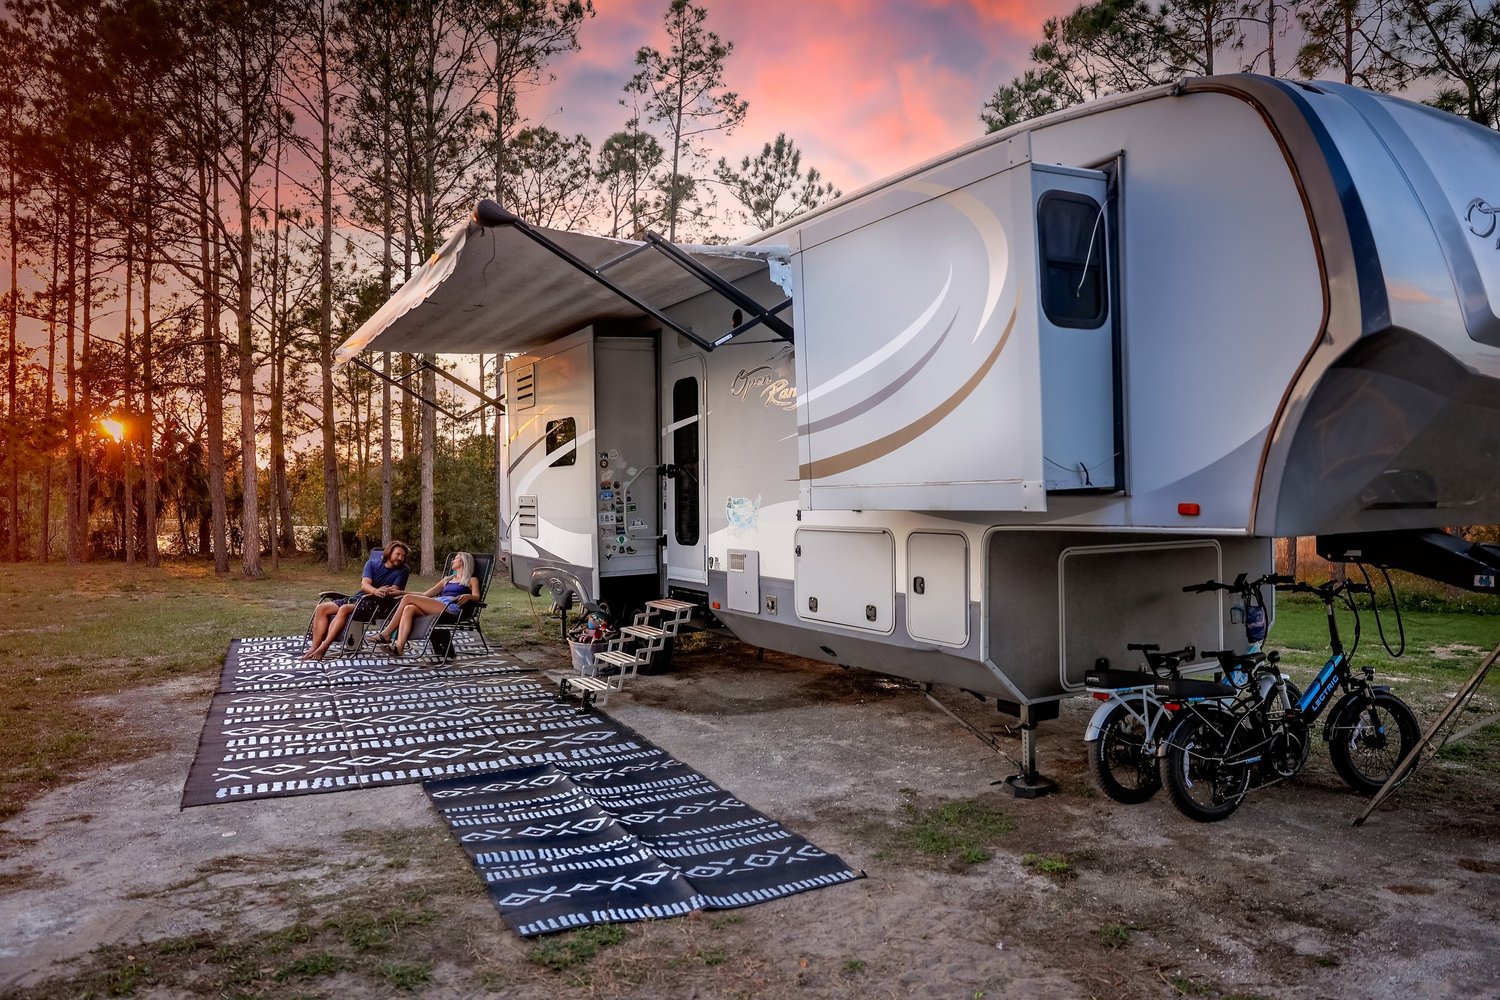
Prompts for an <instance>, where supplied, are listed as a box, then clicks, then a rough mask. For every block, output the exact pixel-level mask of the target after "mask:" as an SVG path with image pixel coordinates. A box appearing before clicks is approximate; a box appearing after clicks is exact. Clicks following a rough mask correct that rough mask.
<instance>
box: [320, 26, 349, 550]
mask: <svg viewBox="0 0 1500 1000" xmlns="http://www.w3.org/2000/svg"><path fill="white" fill-rule="evenodd" d="M318 72H319V74H320V91H319V95H320V98H321V100H322V107H321V109H320V110H321V111H322V149H321V151H320V152H321V155H322V160H321V164H320V166H321V171H322V178H321V180H322V182H323V189H322V192H321V195H322V197H321V199H320V208H321V211H322V213H323V219H322V223H323V226H322V239H321V241H320V243H319V247H318V283H319V285H320V286H321V287H320V289H319V295H318V361H319V363H320V364H321V366H322V369H323V510H324V514H325V516H326V518H327V522H328V569H329V570H330V571H331V572H335V573H337V572H340V571H342V570H343V568H344V524H343V519H342V518H340V517H339V465H338V450H337V449H338V440H337V434H336V431H337V420H338V411H337V410H335V409H334V401H333V103H332V101H333V98H332V94H331V93H330V86H329V80H328V74H329V66H328V50H327V47H326V46H324V47H321V48H320V62H319V66H318Z"/></svg>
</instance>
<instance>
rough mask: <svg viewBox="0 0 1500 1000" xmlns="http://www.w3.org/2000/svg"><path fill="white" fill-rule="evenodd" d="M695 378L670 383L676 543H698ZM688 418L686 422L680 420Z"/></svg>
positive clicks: (696, 394) (696, 385)
mask: <svg viewBox="0 0 1500 1000" xmlns="http://www.w3.org/2000/svg"><path fill="white" fill-rule="evenodd" d="M697 416H698V380H697V378H693V377H689V378H680V379H678V380H677V381H676V382H674V383H672V423H674V424H681V425H682V426H680V427H678V428H677V429H676V430H675V431H673V432H672V464H673V465H675V466H677V476H676V478H674V479H673V480H672V495H673V517H672V521H673V523H674V524H675V525H676V528H675V529H674V530H675V533H676V536H677V544H678V545H697V544H698V521H699V512H698V421H697V420H695V419H693V418H695V417H697ZM684 421H689V422H688V423H683V422H684Z"/></svg>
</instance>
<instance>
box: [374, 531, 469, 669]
mask: <svg viewBox="0 0 1500 1000" xmlns="http://www.w3.org/2000/svg"><path fill="white" fill-rule="evenodd" d="M477 600H479V577H477V576H475V575H474V557H473V556H472V555H470V554H469V553H467V552H458V553H455V554H454V556H453V566H452V573H451V575H449V576H445V577H443V578H442V579H441V580H439V581H438V582H437V583H435V584H433V585H432V586H431V587H430V588H428V590H427V592H426V593H424V594H407V595H406V596H405V597H403V598H401V603H400V604H398V605H396V610H395V611H394V612H392V613H391V619H390V621H388V622H387V623H386V626H385V628H384V629H382V630H381V632H380V633H379V634H378V635H377V636H376V637H375V641H376V642H380V643H385V644H386V645H388V646H390V647H391V653H392V654H393V655H395V656H400V655H401V654H402V653H403V652H404V651H405V649H406V640H407V638H408V637H409V636H410V635H411V631H412V623H413V622H415V621H416V620H417V618H418V617H420V616H422V615H441V614H452V615H457V614H458V609H459V607H461V606H462V605H464V604H467V603H468V602H470V601H477ZM392 633H394V634H395V639H394V640H393V639H392V638H391V635H392Z"/></svg>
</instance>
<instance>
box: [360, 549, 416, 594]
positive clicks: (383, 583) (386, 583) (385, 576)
mask: <svg viewBox="0 0 1500 1000" xmlns="http://www.w3.org/2000/svg"><path fill="white" fill-rule="evenodd" d="M364 575H365V576H367V577H369V578H370V582H371V583H373V584H374V585H375V586H377V587H400V588H401V589H402V590H405V589H406V581H407V579H408V578H409V577H410V576H411V570H410V569H408V568H407V566H406V564H405V563H402V564H401V565H400V566H395V567H392V566H387V565H386V564H385V555H384V554H383V553H377V554H376V555H372V556H370V561H369V562H367V563H365V572H364Z"/></svg>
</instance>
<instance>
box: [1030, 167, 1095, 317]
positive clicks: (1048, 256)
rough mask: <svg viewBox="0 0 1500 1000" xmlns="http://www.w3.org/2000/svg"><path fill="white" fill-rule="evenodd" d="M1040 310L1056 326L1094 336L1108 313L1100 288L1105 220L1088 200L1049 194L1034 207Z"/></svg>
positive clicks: (1071, 194)
mask: <svg viewBox="0 0 1500 1000" xmlns="http://www.w3.org/2000/svg"><path fill="white" fill-rule="evenodd" d="M1036 211H1037V226H1036V228H1037V243H1038V250H1039V252H1040V254H1041V258H1042V273H1041V281H1042V289H1041V295H1042V310H1043V311H1044V312H1045V313H1046V314H1047V318H1048V319H1049V320H1051V321H1052V323H1053V324H1054V325H1055V326H1065V327H1072V328H1073V329H1079V330H1092V329H1095V328H1096V327H1099V326H1102V325H1103V324H1104V318H1105V316H1106V314H1107V313H1108V310H1109V302H1108V301H1107V298H1106V294H1105V284H1104V273H1105V271H1104V265H1105V260H1104V239H1105V225H1106V220H1105V219H1103V218H1102V217H1101V210H1100V208H1099V203H1098V202H1096V201H1095V200H1094V199H1092V198H1090V197H1089V196H1088V195H1083V194H1074V193H1072V192H1063V191H1049V192H1047V193H1046V194H1044V195H1042V201H1041V204H1040V205H1038V206H1037V210H1036Z"/></svg>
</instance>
